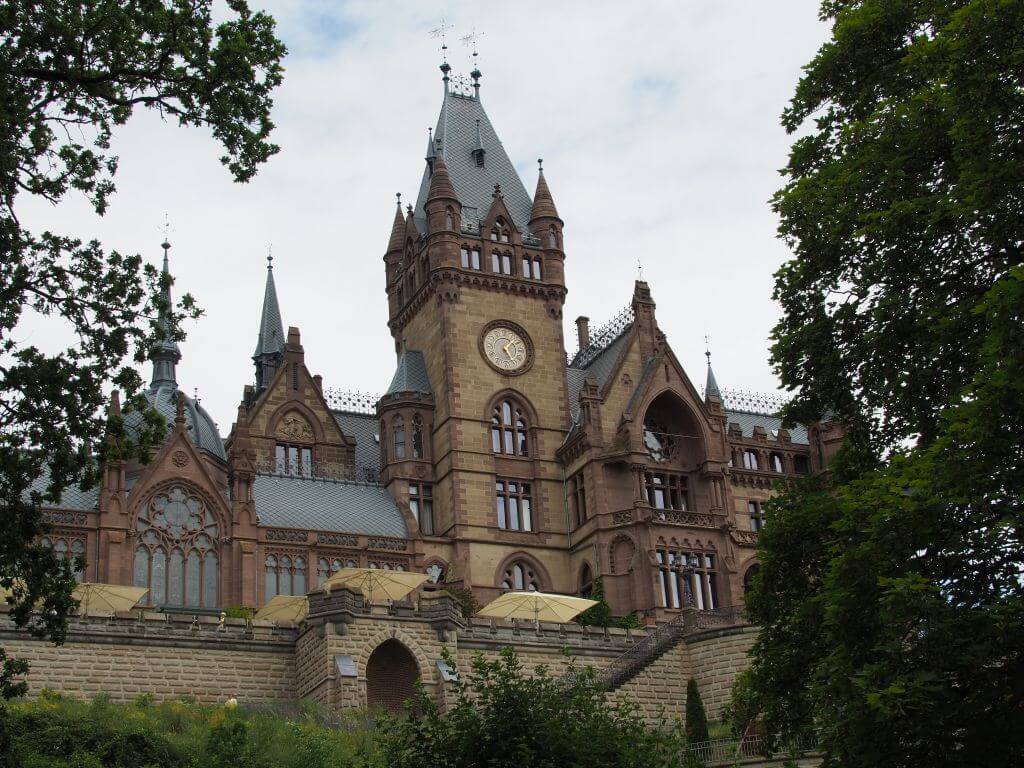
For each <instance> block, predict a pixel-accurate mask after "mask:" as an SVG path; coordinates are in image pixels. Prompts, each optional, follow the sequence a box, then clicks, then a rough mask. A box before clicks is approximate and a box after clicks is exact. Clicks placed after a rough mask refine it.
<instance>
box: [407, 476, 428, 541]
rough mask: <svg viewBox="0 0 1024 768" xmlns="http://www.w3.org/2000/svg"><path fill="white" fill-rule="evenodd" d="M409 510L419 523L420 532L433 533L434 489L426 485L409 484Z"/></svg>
mask: <svg viewBox="0 0 1024 768" xmlns="http://www.w3.org/2000/svg"><path fill="white" fill-rule="evenodd" d="M409 510H410V511H411V512H412V516H413V517H415V518H416V522H417V523H419V526H420V532H422V533H424V534H426V535H427V536H431V535H433V533H434V489H433V487H431V486H430V485H429V484H426V483H410V484H409Z"/></svg>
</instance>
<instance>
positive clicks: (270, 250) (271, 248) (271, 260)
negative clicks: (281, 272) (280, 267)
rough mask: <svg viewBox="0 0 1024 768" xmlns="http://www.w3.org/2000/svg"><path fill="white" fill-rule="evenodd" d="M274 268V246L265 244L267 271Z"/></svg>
mask: <svg viewBox="0 0 1024 768" xmlns="http://www.w3.org/2000/svg"><path fill="white" fill-rule="evenodd" d="M273 266H274V244H273V243H267V269H270V268H271V267H273Z"/></svg>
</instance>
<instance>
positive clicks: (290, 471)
mask: <svg viewBox="0 0 1024 768" xmlns="http://www.w3.org/2000/svg"><path fill="white" fill-rule="evenodd" d="M275 464H276V469H277V474H279V475H298V476H301V477H312V476H313V450H312V449H311V448H309V447H307V446H301V445H288V444H287V443H278V444H277V446H276V452H275Z"/></svg>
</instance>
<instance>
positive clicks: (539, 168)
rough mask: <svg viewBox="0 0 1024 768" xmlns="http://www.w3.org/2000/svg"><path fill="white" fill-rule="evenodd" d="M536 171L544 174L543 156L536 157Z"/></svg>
mask: <svg viewBox="0 0 1024 768" xmlns="http://www.w3.org/2000/svg"><path fill="white" fill-rule="evenodd" d="M537 171H538V172H539V173H540V175H541V176H543V175H544V158H543V157H538V158H537Z"/></svg>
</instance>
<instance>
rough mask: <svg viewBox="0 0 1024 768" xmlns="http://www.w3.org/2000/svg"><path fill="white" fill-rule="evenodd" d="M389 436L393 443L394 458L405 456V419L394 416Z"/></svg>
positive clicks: (398, 458)
mask: <svg viewBox="0 0 1024 768" xmlns="http://www.w3.org/2000/svg"><path fill="white" fill-rule="evenodd" d="M391 437H392V440H393V441H394V445H395V460H396V461H398V460H400V459H404V458H405V419H403V418H402V417H401V416H395V418H394V419H392V420H391Z"/></svg>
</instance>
